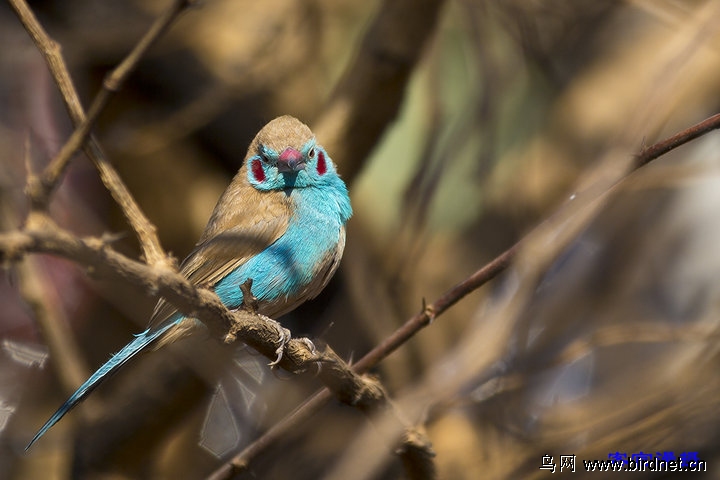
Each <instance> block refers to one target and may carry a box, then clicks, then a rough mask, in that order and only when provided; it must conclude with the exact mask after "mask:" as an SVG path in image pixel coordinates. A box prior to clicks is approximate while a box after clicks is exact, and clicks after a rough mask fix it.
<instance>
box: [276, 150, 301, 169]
mask: <svg viewBox="0 0 720 480" xmlns="http://www.w3.org/2000/svg"><path fill="white" fill-rule="evenodd" d="M277 167H278V170H279V171H281V172H297V171H299V170H302V169H303V168H305V162H303V156H302V153H300V152H298V151H297V150H295V149H294V148H292V147H288V148H286V149H285V150H283V152H282V153H281V154H280V158H279V159H278V165H277Z"/></svg>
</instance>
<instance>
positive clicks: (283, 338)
mask: <svg viewBox="0 0 720 480" xmlns="http://www.w3.org/2000/svg"><path fill="white" fill-rule="evenodd" d="M261 317H263V319H264V320H265V321H266V322H268V323H270V324H271V325H272V326H273V327H275V330H277V334H278V337H280V345H278V347H277V348H276V349H275V353H276V354H277V358H276V359H275V360H273V361H272V362H270V363H269V364H268V365H269V366H271V367H276V366H277V365H278V364H279V363H280V360H282V358H283V353H284V352H285V345H287V344H288V342H289V341H290V339H291V338H292V335H291V334H290V330H288V329H287V328H285V327H283V326H282V325H281V324H280V322H278V321H277V320H273V319H272V318H270V317H266V316H265V315H261Z"/></svg>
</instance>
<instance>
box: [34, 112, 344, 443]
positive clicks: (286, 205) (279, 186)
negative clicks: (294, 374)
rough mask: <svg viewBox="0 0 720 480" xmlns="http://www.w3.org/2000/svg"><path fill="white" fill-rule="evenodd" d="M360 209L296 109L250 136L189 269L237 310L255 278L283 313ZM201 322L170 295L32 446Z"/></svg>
mask: <svg viewBox="0 0 720 480" xmlns="http://www.w3.org/2000/svg"><path fill="white" fill-rule="evenodd" d="M351 216H352V207H351V204H350V197H349V194H348V190H347V187H346V185H345V183H344V181H343V180H342V179H341V178H340V176H339V175H338V173H337V168H336V166H335V164H334V163H333V161H332V159H331V158H330V156H329V155H328V153H327V152H326V151H325V149H324V148H323V147H322V146H321V145H319V144H318V143H317V141H316V139H315V136H314V135H313V133H312V131H311V130H310V128H309V127H308V126H307V125H305V124H304V123H302V122H301V121H300V120H298V119H296V118H294V117H292V116H289V115H285V116H281V117H277V118H275V119H274V120H272V121H270V122H269V123H267V124H266V125H265V126H264V127H263V128H262V129H260V131H259V132H258V133H257V135H256V136H255V138H254V139H253V140H252V142H251V143H250V146H249V147H248V151H247V154H246V155H245V158H244V160H243V163H242V165H241V166H240V169H239V170H238V172H237V174H236V175H235V177H234V178H233V179H232V181H231V183H230V185H229V186H228V187H227V189H226V190H225V191H224V192H223V194H222V195H221V197H220V199H219V200H218V202H217V204H216V206H215V208H214V210H213V212H212V214H211V216H210V220H209V221H208V224H207V226H206V227H205V230H204V231H203V233H202V235H201V237H200V240H199V241H198V242H197V244H196V245H195V248H194V249H193V250H192V251H191V252H190V254H189V255H188V256H187V258H185V260H184V261H183V262H182V264H181V266H180V272H181V274H182V275H183V276H185V277H186V278H187V279H188V280H189V281H190V282H191V283H193V284H194V285H197V286H202V287H205V288H210V289H211V290H213V291H214V292H215V293H216V294H217V295H218V297H219V298H220V300H221V301H222V303H223V304H224V305H225V306H226V307H227V308H229V309H231V310H232V309H238V308H240V307H242V306H243V297H244V294H243V290H242V289H241V288H240V286H242V285H244V284H246V282H248V281H250V282H251V283H248V284H249V285H251V288H252V291H251V293H252V296H253V297H254V299H253V306H254V308H255V310H256V311H257V313H259V314H262V315H265V316H268V317H271V318H277V317H279V316H282V315H284V314H286V313H288V312H290V311H291V310H293V309H295V308H296V307H297V306H299V305H300V304H302V303H303V302H305V301H306V300H308V299H312V298H314V297H316V296H317V295H318V294H319V293H320V292H321V291H322V289H323V288H325V286H326V285H327V283H328V282H329V281H330V278H331V277H332V276H333V274H334V273H335V271H336V270H337V268H338V265H339V263H340V259H341V258H342V254H343V250H344V248H345V225H346V222H347V221H348V219H349V218H350V217H351ZM248 300H249V299H248ZM198 327H202V324H201V323H200V321H199V320H197V319H194V318H188V317H186V316H184V315H183V314H181V313H180V312H178V311H177V310H176V309H175V308H174V307H173V306H172V305H171V304H170V303H169V302H167V301H165V300H164V299H160V300H159V301H158V303H157V305H156V307H155V309H154V311H153V314H152V316H151V318H150V323H149V327H148V328H147V330H145V331H144V332H142V333H140V334H138V335H136V336H135V338H134V339H133V340H132V341H131V342H130V343H128V344H127V345H126V346H125V347H123V348H122V349H121V350H120V351H119V352H117V353H116V354H114V355H113V356H112V357H111V358H110V359H109V360H108V361H107V362H106V363H105V364H103V365H102V366H101V367H100V368H99V369H98V370H97V371H96V372H95V373H93V374H92V375H91V376H90V378H88V379H87V380H86V381H85V383H83V384H82V385H81V386H80V387H79V388H78V389H77V390H76V391H75V392H74V393H73V394H72V395H71V396H70V397H69V398H68V399H67V400H66V401H65V403H63V404H62V405H61V406H60V407H59V408H58V409H57V411H56V412H55V413H54V414H53V415H52V416H51V417H50V418H49V419H48V420H47V422H45V424H44V425H43V426H42V427H41V428H40V429H39V430H38V432H37V433H36V434H35V436H34V437H33V438H32V440H31V441H30V443H28V445H27V447H25V450H26V451H27V450H28V449H29V448H30V447H31V446H32V445H33V444H34V443H35V442H36V441H38V440H39V439H40V437H42V436H43V435H44V434H45V433H46V432H47V431H48V430H49V429H50V428H51V427H52V426H53V425H55V424H56V423H57V422H58V421H59V420H60V419H61V418H62V417H63V416H64V415H65V414H66V413H68V412H69V411H70V410H71V409H72V408H73V407H75V406H76V405H77V404H78V403H80V402H81V401H82V400H83V399H85V398H86V397H87V396H88V395H89V394H90V393H91V392H92V391H93V390H94V389H95V388H96V387H97V386H98V385H99V384H100V383H101V382H103V381H104V380H105V379H107V378H108V377H109V376H110V375H111V374H113V373H115V372H117V371H118V370H119V369H120V368H121V367H122V366H123V365H125V364H126V363H127V362H128V361H129V360H130V359H132V358H133V357H135V356H136V355H137V354H138V353H140V352H142V351H144V350H147V349H148V347H151V346H153V347H154V348H156V347H159V346H162V345H165V344H167V343H171V342H172V341H175V340H177V339H179V338H181V337H184V336H186V335H189V334H191V333H192V332H193V331H195V330H196V329H197V328H198Z"/></svg>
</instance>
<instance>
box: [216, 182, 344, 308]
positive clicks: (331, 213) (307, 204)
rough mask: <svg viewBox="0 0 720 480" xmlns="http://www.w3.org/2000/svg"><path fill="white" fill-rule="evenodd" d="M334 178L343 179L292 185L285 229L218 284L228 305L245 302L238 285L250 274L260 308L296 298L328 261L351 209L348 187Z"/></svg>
mask: <svg viewBox="0 0 720 480" xmlns="http://www.w3.org/2000/svg"><path fill="white" fill-rule="evenodd" d="M336 179H337V183H339V185H332V184H331V185H324V187H325V188H319V187H307V188H301V189H294V190H291V191H290V192H291V193H290V195H291V198H292V199H293V200H294V202H295V207H296V208H295V212H294V214H293V216H292V218H291V219H290V222H289V224H288V229H287V231H286V232H285V233H284V234H283V235H282V236H281V237H280V238H279V239H278V240H277V241H276V242H275V243H273V244H272V245H270V246H269V247H267V248H266V249H265V250H263V251H262V252H260V253H259V254H258V255H256V256H255V257H253V258H251V259H250V260H248V261H247V262H246V263H244V264H243V265H241V266H240V267H238V268H237V269H235V270H233V271H232V272H230V273H229V274H228V275H227V276H226V277H225V278H223V279H222V280H220V281H219V282H218V283H217V284H216V285H215V288H214V290H215V293H217V294H218V296H219V297H220V300H222V302H223V303H224V304H225V305H227V306H228V307H229V308H238V307H239V306H240V305H241V304H242V300H243V294H242V292H241V291H240V288H239V286H240V285H242V284H243V283H245V281H247V279H248V278H252V279H253V285H252V293H253V295H254V296H255V297H256V298H257V299H258V301H259V302H260V304H261V311H263V310H268V309H263V308H262V305H263V303H266V304H267V303H269V304H274V303H281V304H285V303H292V301H293V299H294V298H296V297H297V296H298V295H301V294H302V293H303V291H304V290H305V289H306V287H307V286H308V285H309V284H310V283H311V282H312V280H313V278H315V276H316V275H318V273H319V272H322V271H323V270H324V269H325V267H327V264H328V262H330V261H332V258H333V256H334V252H335V250H336V248H337V245H338V241H339V239H340V235H341V229H342V228H343V227H344V225H345V222H346V221H347V219H348V218H349V217H350V215H351V214H352V210H351V209H350V199H349V198H348V194H347V189H346V188H345V185H344V184H343V183H342V181H341V180H340V179H339V178H338V177H336ZM328 187H331V188H328ZM306 294H307V292H306ZM271 310H276V308H272V309H271ZM281 310H282V308H281Z"/></svg>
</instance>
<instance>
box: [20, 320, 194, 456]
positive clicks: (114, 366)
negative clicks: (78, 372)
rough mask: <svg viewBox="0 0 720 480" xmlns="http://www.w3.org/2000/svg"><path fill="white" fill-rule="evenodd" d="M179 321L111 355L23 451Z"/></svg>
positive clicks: (143, 334) (147, 333) (147, 332)
mask: <svg viewBox="0 0 720 480" xmlns="http://www.w3.org/2000/svg"><path fill="white" fill-rule="evenodd" d="M180 320H181V318H179V319H177V320H176V321H174V322H168V323H166V324H165V325H163V326H162V327H160V328H159V329H157V330H153V331H150V330H149V329H148V330H146V331H144V332H143V333H141V334H139V335H138V336H137V337H136V338H135V340H133V341H132V342H130V343H128V344H127V345H125V346H124V347H123V349H122V350H120V351H119V352H118V353H116V354H115V355H113V356H112V357H111V358H110V360H108V361H107V362H106V363H105V364H104V365H103V366H102V367H100V368H98V370H97V371H96V372H95V373H93V374H92V376H91V377H90V378H88V379H87V380H86V381H85V383H83V384H82V385H81V386H80V388H78V389H77V390H76V391H75V393H73V394H72V395H71V396H70V398H68V399H67V400H65V403H63V404H62V405H61V406H60V408H58V409H57V411H56V412H55V413H54V414H53V416H52V417H50V419H49V420H48V421H47V422H45V425H43V426H42V428H41V429H40V430H38V432H37V433H36V434H35V436H34V437H33V439H32V440H30V443H28V445H27V447H25V451H27V450H28V449H29V448H30V447H31V446H32V445H33V443H35V442H36V441H37V440H38V439H39V438H40V437H42V436H43V435H44V434H45V432H47V431H48V430H50V427H52V426H53V425H55V424H56V423H57V422H58V421H60V419H61V418H62V417H63V416H65V414H66V413H68V412H69V411H70V410H71V409H72V408H73V407H74V406H75V405H77V404H78V403H80V402H81V401H82V400H83V399H84V398H85V397H86V396H88V395H89V394H90V392H92V391H93V390H94V389H95V387H97V386H98V385H100V384H101V383H102V382H103V380H105V379H106V378H108V377H109V376H110V375H111V374H112V373H115V372H116V371H117V370H118V369H119V368H120V367H122V366H123V365H125V363H126V362H127V361H128V360H130V359H131V358H133V357H134V356H135V355H136V354H137V353H139V352H140V351H142V350H143V349H144V348H145V347H147V346H148V345H150V344H151V343H152V342H154V341H155V340H157V339H158V338H159V337H160V336H161V335H162V334H163V333H165V332H166V331H168V330H169V329H170V328H171V327H173V326H174V325H176V324H177V323H178V322H179V321H180Z"/></svg>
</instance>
